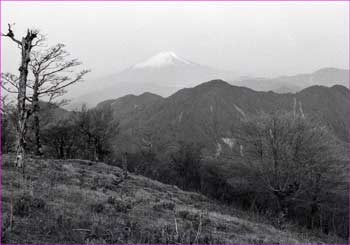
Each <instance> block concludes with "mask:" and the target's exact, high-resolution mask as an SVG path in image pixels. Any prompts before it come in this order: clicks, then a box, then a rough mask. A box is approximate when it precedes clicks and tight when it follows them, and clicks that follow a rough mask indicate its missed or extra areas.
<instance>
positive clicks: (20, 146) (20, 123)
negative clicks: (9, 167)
mask: <svg viewBox="0 0 350 245" xmlns="http://www.w3.org/2000/svg"><path fill="white" fill-rule="evenodd" d="M2 36H6V37H9V38H10V39H11V40H12V41H14V42H15V43H16V44H17V45H18V46H19V47H20V48H21V65H20V67H19V72H20V76H19V80H18V96H17V113H18V118H17V127H16V128H17V150H16V154H17V157H16V166H17V167H19V168H22V169H23V174H24V160H25V147H26V140H25V135H26V131H27V119H28V117H29V113H30V112H29V111H28V110H27V109H26V99H27V97H26V96H27V95H26V88H27V77H28V65H29V62H30V53H31V50H32V48H33V47H34V46H36V44H37V43H36V44H33V40H34V39H35V38H36V37H37V32H35V31H30V30H28V31H27V35H26V36H25V37H23V38H22V40H21V41H19V40H17V39H16V38H15V35H14V33H13V31H12V30H11V25H10V24H9V25H8V33H7V34H6V35H5V34H2Z"/></svg>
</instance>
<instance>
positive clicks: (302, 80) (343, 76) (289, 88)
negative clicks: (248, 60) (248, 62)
mask: <svg viewBox="0 0 350 245" xmlns="http://www.w3.org/2000/svg"><path fill="white" fill-rule="evenodd" d="M232 84H235V85H238V86H244V87H248V88H252V89H254V90H257V91H270V90H271V91H274V92H276V93H295V92H298V91H301V90H302V89H304V88H307V87H310V86H313V85H322V86H326V87H330V86H333V85H337V84H338V85H343V86H345V87H349V70H344V69H337V68H323V69H320V70H318V71H316V72H314V73H310V74H298V75H295V76H281V77H276V78H247V79H240V80H238V81H235V82H233V83H232Z"/></svg>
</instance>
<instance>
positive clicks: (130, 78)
mask: <svg viewBox="0 0 350 245" xmlns="http://www.w3.org/2000/svg"><path fill="white" fill-rule="evenodd" d="M240 75H241V76H239V75H238V74H237V73H235V72H231V71H225V70H220V69H216V68H212V67H208V66H205V65H201V64H197V63H195V62H192V61H189V60H187V59H185V58H182V57H180V56H178V55H176V54H175V53H174V52H161V53H158V54H156V55H154V56H152V57H150V58H148V59H146V60H144V61H142V62H140V63H137V64H135V65H133V66H131V67H129V68H127V69H125V70H123V71H121V72H118V73H115V74H112V75H109V76H107V77H103V78H101V79H97V80H94V81H87V82H89V83H96V86H95V88H94V90H93V91H90V90H89V91H85V92H84V93H83V94H81V95H80V96H78V97H76V98H74V99H72V102H71V103H70V105H69V106H68V107H67V108H68V109H76V108H78V107H80V106H81V105H82V104H86V105H87V106H88V107H93V106H95V105H96V104H97V103H99V102H101V101H103V100H107V99H116V98H119V97H121V96H124V95H127V94H134V95H140V94H142V93H144V92H150V93H154V94H158V95H160V96H163V97H168V96H170V95H171V94H173V93H175V92H176V91H178V90H180V89H182V88H189V87H194V86H196V85H199V84H201V83H203V82H206V81H210V80H214V79H222V80H225V81H228V82H229V83H231V84H234V85H237V86H243V87H248V88H251V89H254V90H257V91H270V90H271V91H275V92H277V93H289V92H293V93H294V92H298V91H300V90H302V89H304V88H306V87H308V86H311V85H324V86H332V85H335V84H341V85H344V86H348V70H343V69H336V68H324V69H321V70H318V71H316V72H314V73H311V74H299V75H295V76H283V77H277V78H254V77H243V76H242V75H244V74H240Z"/></svg>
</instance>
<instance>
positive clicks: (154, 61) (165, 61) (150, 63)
mask: <svg viewBox="0 0 350 245" xmlns="http://www.w3.org/2000/svg"><path fill="white" fill-rule="evenodd" d="M178 64H183V65H191V64H193V63H192V62H191V61H188V60H186V59H184V58H181V57H179V56H177V55H176V54H175V53H174V52H171V51H168V52H161V53H158V54H156V55H154V56H152V57H150V58H148V59H146V60H144V61H142V62H140V63H138V64H136V65H134V66H133V68H147V67H150V68H159V67H165V66H172V65H178Z"/></svg>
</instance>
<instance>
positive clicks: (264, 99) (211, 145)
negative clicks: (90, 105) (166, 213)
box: [100, 80, 349, 153]
mask: <svg viewBox="0 0 350 245" xmlns="http://www.w3.org/2000/svg"><path fill="white" fill-rule="evenodd" d="M348 96H349V90H348V89H347V88H345V87H344V86H341V85H335V86H333V87H330V88H329V87H324V86H311V87H308V88H306V89H304V90H302V91H300V92H298V93H296V94H291V93H287V94H278V93H274V92H271V91H270V92H259V91H254V90H252V89H249V88H246V87H238V86H233V85H230V84H229V83H227V82H225V81H222V80H213V81H209V82H206V83H202V84H201V85H198V86H196V87H193V88H186V89H182V90H179V91H178V92H176V93H175V94H173V95H172V96H170V97H167V98H164V99H161V98H157V96H155V95H153V96H152V98H153V99H152V100H150V102H148V101H147V100H145V99H144V98H143V97H144V96H142V95H141V96H138V97H135V96H134V97H130V96H127V97H122V98H119V99H117V100H113V101H106V102H103V103H101V104H100V106H103V105H107V104H108V105H111V106H112V108H114V111H115V117H116V119H117V120H119V121H120V122H121V132H122V134H123V137H120V139H122V140H123V142H124V143H125V142H126V141H125V139H126V138H125V137H124V136H125V135H128V136H129V138H132V139H133V141H135V140H136V139H142V140H147V141H151V142H152V143H154V144H157V145H159V147H160V148H161V149H160V150H161V151H163V150H167V149H168V148H169V147H171V146H172V144H173V143H174V142H176V141H179V140H184V141H196V142H200V143H203V144H204V145H205V146H206V149H207V150H208V151H209V152H211V153H213V152H215V151H217V149H218V148H219V149H223V148H227V146H228V144H227V142H228V141H231V142H232V141H234V140H235V139H234V138H233V136H232V135H233V132H234V129H235V125H237V124H238V123H239V122H240V121H241V120H242V119H244V118H245V117H248V116H251V115H256V114H258V113H261V112H275V111H278V110H285V111H292V110H293V106H294V103H295V102H296V109H297V110H298V111H300V110H302V111H303V113H304V114H305V115H306V117H308V118H309V119H311V120H314V121H316V122H317V123H319V124H322V125H325V126H327V127H328V128H329V129H330V130H331V131H332V132H333V133H334V134H335V135H336V136H337V137H338V138H339V139H341V140H342V141H348V139H347V133H346V132H347V131H346V130H347V126H346V125H347V117H346V115H347V101H348ZM131 98H132V100H131ZM138 100H139V101H141V102H142V106H140V107H139V106H137V105H138V104H137V103H136V102H135V101H138ZM121 105H122V107H121ZM135 106H136V107H135ZM121 108H123V109H121ZM135 132H136V133H135Z"/></svg>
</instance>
